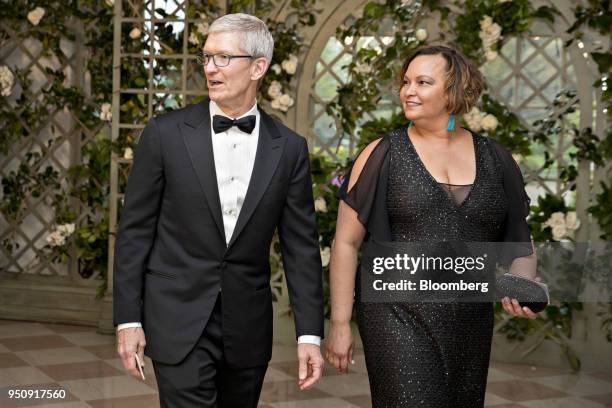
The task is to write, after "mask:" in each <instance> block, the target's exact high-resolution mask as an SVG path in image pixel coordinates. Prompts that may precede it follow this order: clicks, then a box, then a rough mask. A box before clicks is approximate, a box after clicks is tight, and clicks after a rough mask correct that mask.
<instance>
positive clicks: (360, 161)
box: [348, 137, 382, 191]
mask: <svg viewBox="0 0 612 408" xmlns="http://www.w3.org/2000/svg"><path fill="white" fill-rule="evenodd" d="M381 140H382V137H381V138H379V139H376V140H374V141H372V142H370V143H369V144H368V145H367V146H366V147H365V148H364V149H363V150H362V151H361V153H359V156H357V159H355V164H353V169H352V171H351V178H350V180H349V187H348V189H349V191H350V189H351V188H353V185H355V183H356V182H357V180H358V179H359V175H360V174H361V171H362V170H363V167H364V166H365V164H366V163H367V162H368V158H369V157H370V155H371V154H372V152H373V151H374V149H375V148H376V146H378V144H379V143H380V141H381Z"/></svg>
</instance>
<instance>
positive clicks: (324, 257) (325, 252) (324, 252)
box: [321, 247, 331, 268]
mask: <svg viewBox="0 0 612 408" xmlns="http://www.w3.org/2000/svg"><path fill="white" fill-rule="evenodd" d="M330 258H331V250H330V249H329V247H325V248H323V249H321V264H322V265H323V267H324V268H325V267H326V266H327V265H329V259H330Z"/></svg>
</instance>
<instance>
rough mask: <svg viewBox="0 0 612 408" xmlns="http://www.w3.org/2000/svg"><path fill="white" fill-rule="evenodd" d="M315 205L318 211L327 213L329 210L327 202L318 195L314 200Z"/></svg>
mask: <svg viewBox="0 0 612 408" xmlns="http://www.w3.org/2000/svg"><path fill="white" fill-rule="evenodd" d="M314 207H315V211H316V212H320V213H326V212H327V203H326V202H325V199H324V198H323V197H317V199H316V200H315V202H314Z"/></svg>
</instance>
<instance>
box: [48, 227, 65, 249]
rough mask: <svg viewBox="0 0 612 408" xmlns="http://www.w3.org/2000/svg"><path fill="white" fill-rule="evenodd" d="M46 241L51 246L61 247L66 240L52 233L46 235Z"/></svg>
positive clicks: (55, 232)
mask: <svg viewBox="0 0 612 408" xmlns="http://www.w3.org/2000/svg"><path fill="white" fill-rule="evenodd" d="M46 241H47V243H48V244H49V245H51V246H54V247H55V246H62V245H64V243H65V242H66V238H65V237H64V236H63V235H62V234H61V233H60V232H59V231H53V232H52V233H50V234H49V235H47V238H46Z"/></svg>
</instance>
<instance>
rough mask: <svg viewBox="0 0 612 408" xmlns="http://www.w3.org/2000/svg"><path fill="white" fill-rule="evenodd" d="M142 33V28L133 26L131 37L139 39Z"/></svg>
mask: <svg viewBox="0 0 612 408" xmlns="http://www.w3.org/2000/svg"><path fill="white" fill-rule="evenodd" d="M141 34H142V32H141V31H140V28H138V27H134V28H132V31H130V38H131V39H132V40H137V39H139V38H140V35H141Z"/></svg>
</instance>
